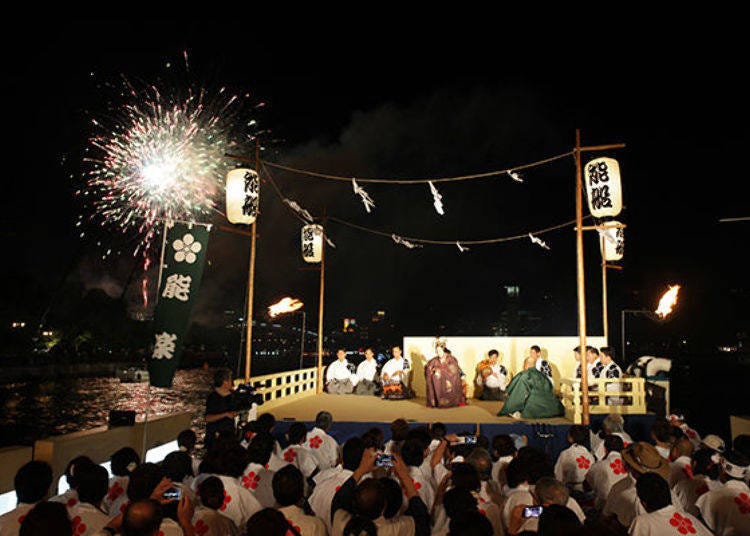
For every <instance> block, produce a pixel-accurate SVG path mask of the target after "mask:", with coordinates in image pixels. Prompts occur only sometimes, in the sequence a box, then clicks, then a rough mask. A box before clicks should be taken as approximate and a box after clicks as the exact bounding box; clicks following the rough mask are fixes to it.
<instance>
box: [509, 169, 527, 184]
mask: <svg viewBox="0 0 750 536" xmlns="http://www.w3.org/2000/svg"><path fill="white" fill-rule="evenodd" d="M508 175H509V176H510V178H511V179H513V180H514V181H516V182H523V177H522V176H521V173H519V172H518V171H513V170H510V171H508Z"/></svg>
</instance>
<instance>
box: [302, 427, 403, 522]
mask: <svg viewBox="0 0 750 536" xmlns="http://www.w3.org/2000/svg"><path fill="white" fill-rule="evenodd" d="M342 450H343V456H342V459H343V463H342V465H341V466H337V467H336V468H334V469H330V470H328V471H321V472H320V473H319V475H316V477H315V482H316V485H315V489H314V490H313V492H312V495H310V499H309V502H310V507H311V508H312V510H313V512H315V515H317V516H318V517H319V518H321V519H322V520H323V522H324V523H325V524H326V527H327V528H328V530H329V531H330V530H331V528H332V526H331V503H332V501H333V496H334V494H335V493H336V490H338V489H339V488H340V487H341V486H342V485H343V484H344V482H346V481H347V480H348V479H349V477H351V476H352V474H353V473H354V471H356V469H357V467H359V463H360V461H361V460H362V454H363V453H364V451H365V442H364V441H363V440H362V439H360V438H358V437H353V438H351V439H349V440H348V441H347V442H346V443H344V448H343V449H342ZM318 477H325V478H322V479H319V478H318ZM399 499H401V492H400V490H399Z"/></svg>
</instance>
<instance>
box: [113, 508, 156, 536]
mask: <svg viewBox="0 0 750 536" xmlns="http://www.w3.org/2000/svg"><path fill="white" fill-rule="evenodd" d="M162 519H164V516H163V514H162V510H161V506H160V505H159V503H157V502H156V501H154V500H152V499H146V500H143V501H135V502H133V503H130V504H129V505H128V507H127V508H126V509H125V515H124V516H123V518H122V534H123V536H156V535H157V534H158V533H159V527H160V526H161V522H162Z"/></svg>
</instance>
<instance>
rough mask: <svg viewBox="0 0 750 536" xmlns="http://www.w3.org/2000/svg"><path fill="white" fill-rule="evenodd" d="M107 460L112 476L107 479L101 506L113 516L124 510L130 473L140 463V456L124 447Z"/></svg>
mask: <svg viewBox="0 0 750 536" xmlns="http://www.w3.org/2000/svg"><path fill="white" fill-rule="evenodd" d="M109 461H110V468H111V470H112V474H113V475H114V476H112V478H110V479H109V489H107V495H106V496H105V497H104V504H103V508H104V511H105V512H107V513H108V514H109V515H111V516H115V515H117V514H121V513H122V512H124V511H125V505H126V504H127V502H128V494H127V492H126V490H127V489H128V483H129V482H130V473H132V472H133V471H134V470H135V468H136V467H138V465H139V464H140V463H141V458H140V456H138V453H137V452H136V451H135V450H133V449H132V448H130V447H124V448H121V449H120V450H118V451H117V452H115V453H114V454H112V456H111V457H110V459H109Z"/></svg>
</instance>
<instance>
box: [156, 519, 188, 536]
mask: <svg viewBox="0 0 750 536" xmlns="http://www.w3.org/2000/svg"><path fill="white" fill-rule="evenodd" d="M159 536H184V533H183V532H182V528H181V527H180V525H178V524H177V521H175V520H174V519H170V518H168V517H165V518H164V521H162V522H161V526H160V527H159Z"/></svg>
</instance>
